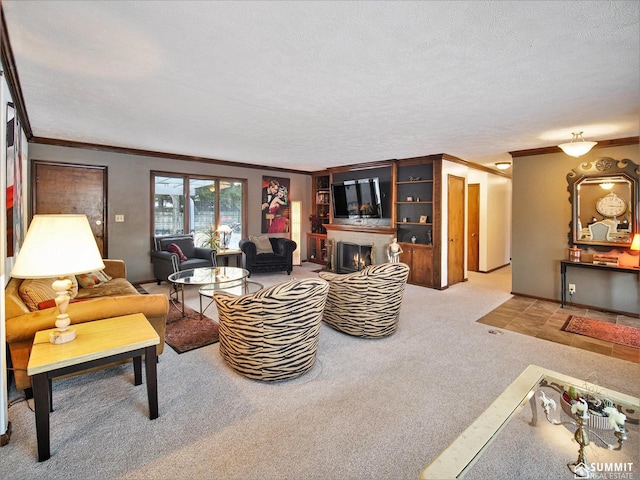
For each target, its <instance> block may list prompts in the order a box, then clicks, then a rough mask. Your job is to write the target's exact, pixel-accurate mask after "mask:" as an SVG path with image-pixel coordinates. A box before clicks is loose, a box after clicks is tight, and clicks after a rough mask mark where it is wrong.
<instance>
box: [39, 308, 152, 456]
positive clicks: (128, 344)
mask: <svg viewBox="0 0 640 480" xmlns="http://www.w3.org/2000/svg"><path fill="white" fill-rule="evenodd" d="M73 327H74V328H75V329H76V332H77V337H76V339H75V340H73V341H71V342H69V343H63V344H59V345H54V344H52V343H49V332H50V331H51V330H41V331H39V332H37V333H36V336H35V338H34V340H33V348H32V349H31V355H30V357H29V364H28V366H27V374H29V375H30V376H32V385H33V399H34V403H35V414H36V434H37V438H38V461H39V462H42V461H44V460H47V459H48V458H49V457H50V456H51V455H50V445H49V411H50V410H51V411H53V401H52V392H51V381H52V379H54V378H56V377H60V376H62V375H67V374H70V373H75V372H80V371H82V370H87V369H90V368H94V367H97V366H101V365H106V364H109V363H112V362H114V361H118V360H122V359H126V358H133V371H134V384H135V385H140V384H141V383H142V356H143V355H144V357H145V373H146V379H147V397H148V401H149V418H150V419H151V420H153V419H155V418H158V380H157V372H156V361H157V356H156V345H158V344H159V343H160V337H159V336H158V334H157V332H156V331H155V330H154V328H153V327H152V326H151V324H150V323H149V321H148V320H147V318H146V317H145V316H144V315H143V314H142V313H136V314H133V315H124V316H122V317H113V318H109V319H106V320H97V321H94V322H86V323H79V324H75V325H73Z"/></svg>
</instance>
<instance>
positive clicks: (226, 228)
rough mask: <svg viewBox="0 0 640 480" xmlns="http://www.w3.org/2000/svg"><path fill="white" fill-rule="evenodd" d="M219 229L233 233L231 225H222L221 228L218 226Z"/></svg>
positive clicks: (221, 231)
mask: <svg viewBox="0 0 640 480" xmlns="http://www.w3.org/2000/svg"><path fill="white" fill-rule="evenodd" d="M218 231H219V232H220V233H231V231H232V230H231V227H230V226H229V225H220V228H218Z"/></svg>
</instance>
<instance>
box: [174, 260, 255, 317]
mask: <svg viewBox="0 0 640 480" xmlns="http://www.w3.org/2000/svg"><path fill="white" fill-rule="evenodd" d="M248 277H249V270H245V269H244V268H238V267H201V268H192V269H189V270H182V271H180V272H176V273H172V274H171V275H169V277H168V278H167V279H168V280H169V281H170V282H171V283H172V284H173V287H174V288H173V290H172V292H171V299H173V298H174V297H173V295H174V294H175V299H176V300H177V296H178V289H177V286H178V285H179V286H180V290H179V291H180V301H181V303H182V316H183V317H184V287H185V285H199V286H209V287H210V289H211V290H227V289H235V288H238V287H241V288H242V287H244V286H245V284H246V283H255V282H247V278H248ZM260 288H262V286H260ZM202 313H203V311H202V298H200V316H202Z"/></svg>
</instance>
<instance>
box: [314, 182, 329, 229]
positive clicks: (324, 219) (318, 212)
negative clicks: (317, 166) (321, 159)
mask: <svg viewBox="0 0 640 480" xmlns="http://www.w3.org/2000/svg"><path fill="white" fill-rule="evenodd" d="M311 204H312V205H313V209H312V211H311V216H312V220H311V233H322V234H325V235H326V233H327V231H326V230H325V228H324V225H326V224H327V223H329V219H330V209H331V190H330V189H329V174H328V173H327V172H321V173H316V174H314V175H313V177H312V191H311Z"/></svg>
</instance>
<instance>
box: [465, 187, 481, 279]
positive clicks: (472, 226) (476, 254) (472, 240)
mask: <svg viewBox="0 0 640 480" xmlns="http://www.w3.org/2000/svg"><path fill="white" fill-rule="evenodd" d="M467 192H468V199H467V216H468V219H467V270H469V271H471V272H478V271H480V184H479V183H470V184H469V187H468V190H467Z"/></svg>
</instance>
